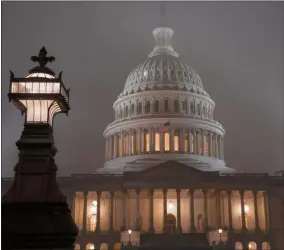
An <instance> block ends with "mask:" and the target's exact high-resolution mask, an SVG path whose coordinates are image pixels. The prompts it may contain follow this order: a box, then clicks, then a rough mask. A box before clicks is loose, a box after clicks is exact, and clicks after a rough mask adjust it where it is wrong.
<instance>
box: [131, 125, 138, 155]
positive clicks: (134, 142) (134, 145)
mask: <svg viewBox="0 0 284 250" xmlns="http://www.w3.org/2000/svg"><path fill="white" fill-rule="evenodd" d="M132 136H133V154H134V155H136V154H137V147H136V145H137V142H136V140H137V138H136V130H132Z"/></svg>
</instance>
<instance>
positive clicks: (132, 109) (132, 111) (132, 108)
mask: <svg viewBox="0 0 284 250" xmlns="http://www.w3.org/2000/svg"><path fill="white" fill-rule="evenodd" d="M134 109H135V107H134V103H132V104H131V115H134Z"/></svg>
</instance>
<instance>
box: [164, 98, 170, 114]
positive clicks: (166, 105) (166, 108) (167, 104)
mask: <svg viewBox="0 0 284 250" xmlns="http://www.w3.org/2000/svg"><path fill="white" fill-rule="evenodd" d="M165 112H169V100H165Z"/></svg>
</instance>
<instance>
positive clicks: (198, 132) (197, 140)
mask: <svg viewBox="0 0 284 250" xmlns="http://www.w3.org/2000/svg"><path fill="white" fill-rule="evenodd" d="M195 133H196V136H195V139H196V140H195V146H196V148H195V150H196V151H195V152H196V154H197V155H199V154H200V153H199V147H200V145H199V135H200V131H197V130H195Z"/></svg>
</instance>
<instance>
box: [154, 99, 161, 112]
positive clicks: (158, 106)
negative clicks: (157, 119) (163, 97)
mask: <svg viewBox="0 0 284 250" xmlns="http://www.w3.org/2000/svg"><path fill="white" fill-rule="evenodd" d="M159 111H160V102H159V100H156V101H155V112H159Z"/></svg>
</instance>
